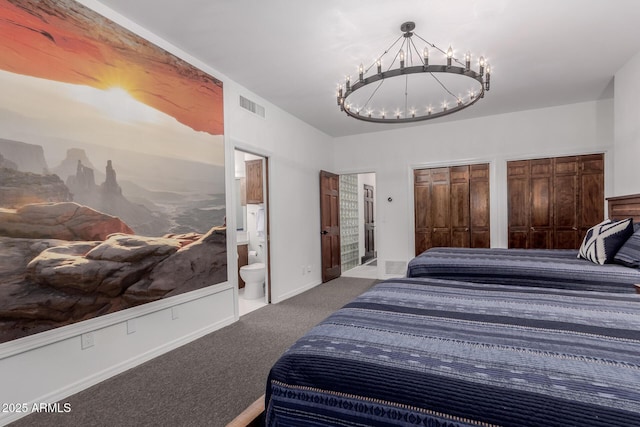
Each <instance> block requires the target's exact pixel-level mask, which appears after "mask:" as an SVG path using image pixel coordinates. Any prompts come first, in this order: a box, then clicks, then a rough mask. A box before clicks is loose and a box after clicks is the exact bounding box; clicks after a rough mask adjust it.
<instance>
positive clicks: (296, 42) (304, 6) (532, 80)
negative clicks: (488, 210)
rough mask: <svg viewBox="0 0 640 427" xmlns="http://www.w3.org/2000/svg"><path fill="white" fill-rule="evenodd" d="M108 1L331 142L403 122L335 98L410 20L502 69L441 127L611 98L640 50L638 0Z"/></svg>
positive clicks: (433, 38) (428, 34)
mask: <svg viewBox="0 0 640 427" xmlns="http://www.w3.org/2000/svg"><path fill="white" fill-rule="evenodd" d="M99 1H100V2H101V3H103V4H104V5H106V6H107V7H109V8H111V9H113V10H115V11H116V12H118V13H120V14H122V15H124V16H125V17H127V18H128V19H130V20H132V21H134V22H136V23H137V24H139V25H141V26H142V27H144V28H146V29H147V30H149V31H151V32H152V33H154V34H156V35H158V36H160V37H162V38H163V39H165V40H167V41H168V42H170V43H171V44H173V45H174V46H176V47H178V48H180V49H181V50H183V51H185V52H187V53H188V54H190V55H192V56H193V57H196V58H198V59H199V60H200V61H202V62H204V63H206V64H208V65H210V66H211V67H212V68H214V69H216V70H219V72H221V73H224V74H225V75H226V76H228V77H229V78H231V79H232V80H234V81H235V82H237V83H238V84H240V85H242V86H244V87H246V88H247V89H249V90H251V91H252V92H255V93H256V94H258V95H259V96H260V97H262V98H264V99H266V100H268V101H269V102H271V103H273V104H275V105H277V106H278V107H280V108H282V109H283V110H285V111H287V112H289V113H291V114H293V115H294V116H297V117H299V118H300V119H301V120H303V121H305V122H307V123H308V124H310V125H312V126H314V127H316V128H317V129H319V130H321V131H323V132H325V133H327V134H328V135H331V136H344V135H352V134H358V133H365V132H375V131H379V130H388V129H390V128H393V127H395V126H400V125H387V124H376V123H364V122H361V121H358V120H354V119H352V118H349V117H347V116H346V115H345V114H344V113H341V112H340V111H339V109H338V107H337V105H336V99H335V93H336V87H337V84H338V83H340V82H341V81H343V79H344V76H345V75H347V74H352V75H353V76H355V74H356V69H357V67H358V65H359V64H360V63H363V62H365V63H366V62H370V61H369V59H370V58H374V57H376V56H378V55H380V54H381V53H382V52H383V51H384V50H385V49H386V48H388V47H389V45H390V43H391V42H393V41H394V40H395V39H396V38H397V37H398V36H400V34H401V32H400V29H399V28H400V24H402V23H403V22H405V21H414V22H415V23H416V30H415V32H416V33H418V34H419V35H421V36H422V37H423V38H425V39H427V40H428V41H430V42H432V43H435V44H436V45H438V46H439V47H443V48H444V49H446V48H447V47H448V46H449V45H451V46H453V48H454V50H455V52H456V57H462V56H463V55H464V52H466V51H471V52H472V53H473V54H476V55H484V56H485V57H486V58H487V60H488V61H489V62H490V63H491V67H492V76H491V91H490V92H488V93H487V95H486V96H485V98H484V99H482V100H480V101H479V102H478V103H476V104H475V105H474V106H472V107H470V108H468V109H466V110H465V111H463V112H460V113H456V114H453V115H450V116H447V117H444V118H440V119H435V120H433V121H431V122H433V123H437V122H442V121H445V120H455V119H463V118H470V117H479V116H486V115H492V114H500V113H505V112H510V111H519V110H528V109H533V108H542V107H549V106H554V105H563V104H571V103H576V102H584V101H590V100H596V99H602V98H609V97H612V96H613V76H614V74H615V73H616V71H617V70H618V69H620V68H621V67H622V66H623V65H624V64H625V63H626V62H627V61H628V60H629V59H630V58H631V57H632V56H633V55H635V54H636V53H638V52H640V1H638V0H368V1H359V2H358V1H349V2H347V1H344V0H315V1H312V0H304V1H303V0H181V1H176V0H99ZM434 62H435V61H434ZM366 65H368V64H365V66H366ZM267 114H268V111H267ZM423 123H424V122H423ZM427 123H429V122H427Z"/></svg>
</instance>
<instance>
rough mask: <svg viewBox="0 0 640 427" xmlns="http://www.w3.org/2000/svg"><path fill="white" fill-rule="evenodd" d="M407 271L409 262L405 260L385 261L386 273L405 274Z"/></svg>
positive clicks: (389, 274)
mask: <svg viewBox="0 0 640 427" xmlns="http://www.w3.org/2000/svg"><path fill="white" fill-rule="evenodd" d="M406 272H407V263H406V262H404V261H385V263H384V273H385V274H386V275H387V276H400V277H402V276H404V275H405V273H406Z"/></svg>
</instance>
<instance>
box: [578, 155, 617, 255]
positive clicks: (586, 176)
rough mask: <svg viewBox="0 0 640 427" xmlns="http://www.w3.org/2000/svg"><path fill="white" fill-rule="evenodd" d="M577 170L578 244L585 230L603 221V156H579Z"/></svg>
mask: <svg viewBox="0 0 640 427" xmlns="http://www.w3.org/2000/svg"><path fill="white" fill-rule="evenodd" d="M579 169H580V175H579V186H580V196H579V202H578V203H579V205H580V215H579V217H580V222H579V224H578V230H579V242H578V243H579V244H580V243H581V242H582V239H583V238H584V236H585V234H586V233H587V230H589V228H590V227H593V226H594V225H596V224H598V223H599V222H601V221H602V220H603V219H604V154H590V155H586V156H580V167H579ZM609 215H611V212H609ZM577 247H578V246H576V248H577Z"/></svg>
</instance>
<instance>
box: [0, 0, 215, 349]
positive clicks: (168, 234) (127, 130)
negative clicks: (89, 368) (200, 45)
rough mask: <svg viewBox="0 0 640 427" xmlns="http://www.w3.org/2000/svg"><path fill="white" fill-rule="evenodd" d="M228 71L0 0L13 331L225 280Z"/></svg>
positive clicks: (6, 274) (4, 268) (36, 5)
mask: <svg viewBox="0 0 640 427" xmlns="http://www.w3.org/2000/svg"><path fill="white" fill-rule="evenodd" d="M224 192H225V182H224V140H223V99H222V82H221V81H219V80H217V79H215V78H214V77H212V76H211V75H208V74H207V73H205V72H203V71H200V70H199V69H197V68H195V67H193V66H191V65H190V64H188V63H186V62H185V61H183V60H181V59H180V58H178V57H176V56H174V55H172V54H171V53H169V52H167V51H165V50H163V49H160V48H159V47H157V46H155V45H154V44H152V43H150V42H148V41H146V40H144V39H142V38H140V37H139V36H137V35H135V34H133V33H132V32H130V31H128V30H126V29H124V28H122V27H121V26H119V25H117V24H115V23H114V22H112V21H110V20H108V19H106V18H104V17H102V16H101V15H99V14H97V13H95V12H94V11H92V10H91V9H89V8H87V7H85V6H83V5H81V4H79V3H76V2H74V1H72V0H0V343H4V342H8V341H11V340H14V339H18V338H22V337H25V336H28V335H32V334H36V333H40V332H43V331H47V330H52V329H54V328H57V327H60V326H64V325H68V324H71V323H75V322H79V321H83V320H87V319H91V318H94V317H96V316H101V315H104V314H107V313H112V312H115V311H118V310H122V309H126V308H130V307H133V306H137V305H140V304H145V303H148V302H151V301H156V300H158V299H162V298H167V297H171V296H174V295H178V294H181V293H184V292H189V291H193V290H196V289H201V288H203V287H206V286H211V285H214V284H216V283H220V282H224V281H226V280H227V255H226V230H225V216H226V208H225V194H224Z"/></svg>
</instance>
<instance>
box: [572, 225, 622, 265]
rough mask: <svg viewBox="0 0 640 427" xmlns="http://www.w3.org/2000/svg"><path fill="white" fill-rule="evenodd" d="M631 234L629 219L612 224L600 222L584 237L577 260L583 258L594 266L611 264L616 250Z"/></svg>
mask: <svg viewBox="0 0 640 427" xmlns="http://www.w3.org/2000/svg"><path fill="white" fill-rule="evenodd" d="M632 234H633V221H632V219H631V218H627V219H623V220H621V221H615V222H612V221H611V220H608V219H607V220H605V221H602V222H601V223H600V224H597V225H594V226H593V227H591V228H590V229H589V230H588V231H587V234H586V235H585V236H584V240H583V241H582V245H580V250H579V251H578V258H584V259H587V260H589V261H591V262H594V263H596V264H600V265H602V264H604V263H606V262H611V261H612V260H613V257H614V256H615V254H616V252H618V249H620V247H621V246H622V245H623V244H624V242H626V241H627V239H628V238H629V237H630V236H631V235H632Z"/></svg>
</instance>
